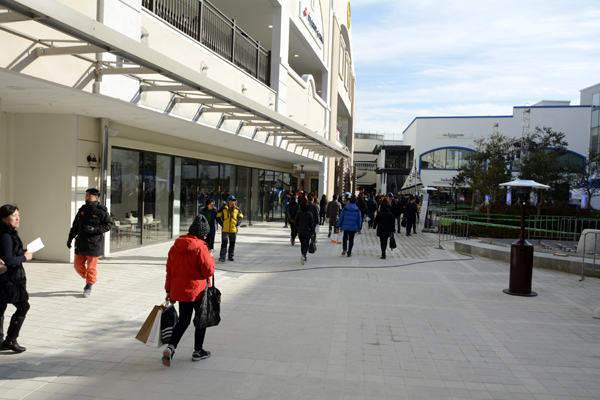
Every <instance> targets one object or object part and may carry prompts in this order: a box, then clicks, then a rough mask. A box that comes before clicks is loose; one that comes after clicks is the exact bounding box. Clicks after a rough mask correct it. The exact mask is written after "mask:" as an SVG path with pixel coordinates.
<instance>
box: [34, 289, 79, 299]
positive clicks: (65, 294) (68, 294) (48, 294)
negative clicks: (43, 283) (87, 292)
mask: <svg viewBox="0 0 600 400" xmlns="http://www.w3.org/2000/svg"><path fill="white" fill-rule="evenodd" d="M82 296H83V294H82V292H75V291H72V290H71V291H58V292H38V293H29V297H82Z"/></svg>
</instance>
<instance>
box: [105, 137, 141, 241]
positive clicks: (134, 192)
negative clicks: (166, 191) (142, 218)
mask: <svg viewBox="0 0 600 400" xmlns="http://www.w3.org/2000/svg"><path fill="white" fill-rule="evenodd" d="M110 175H111V176H110V178H111V184H110V190H111V192H110V211H111V217H112V219H113V228H112V232H111V236H110V240H111V241H110V248H111V249H122V248H126V247H131V246H137V245H140V244H141V237H142V235H141V231H140V227H139V226H138V217H139V214H140V212H139V208H140V152H138V151H132V150H124V149H113V150H112V160H111V164H110Z"/></svg>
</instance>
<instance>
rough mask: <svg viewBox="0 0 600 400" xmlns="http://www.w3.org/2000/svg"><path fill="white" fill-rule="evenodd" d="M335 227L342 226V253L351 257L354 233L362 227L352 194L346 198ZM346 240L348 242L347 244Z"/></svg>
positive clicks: (359, 213) (360, 215)
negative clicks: (345, 203) (346, 202)
mask: <svg viewBox="0 0 600 400" xmlns="http://www.w3.org/2000/svg"><path fill="white" fill-rule="evenodd" d="M336 227H337V228H338V229H339V228H342V230H343V231H344V239H343V241H342V250H343V251H342V255H343V256H345V255H348V257H352V247H354V235H356V232H358V230H359V229H361V228H362V214H361V212H360V210H359V209H358V206H357V205H356V197H354V196H352V197H350V198H349V199H348V204H347V205H346V207H344V209H343V210H342V213H341V214H340V219H339V220H338V223H337V225H336ZM348 241H350V243H349V244H348Z"/></svg>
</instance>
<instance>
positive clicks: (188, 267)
mask: <svg viewBox="0 0 600 400" xmlns="http://www.w3.org/2000/svg"><path fill="white" fill-rule="evenodd" d="M209 233H210V225H209V222H208V220H207V219H206V217H205V216H204V215H203V214H200V215H197V216H196V217H195V218H194V222H192V225H190V228H189V231H188V234H187V235H183V236H180V237H178V238H177V240H175V243H174V244H173V246H172V247H171V250H169V257H168V258H167V278H166V281H165V291H166V292H167V296H166V301H171V302H176V301H177V302H179V318H178V319H177V323H176V324H175V326H174V327H173V334H172V336H171V339H170V340H169V345H168V346H167V348H166V349H165V350H164V351H163V357H162V363H163V365H165V366H167V367H170V366H171V361H172V360H173V355H175V349H176V348H177V345H178V344H179V341H180V340H181V337H182V336H183V334H184V333H185V331H186V330H187V328H188V326H189V325H190V322H191V320H192V314H193V313H198V310H199V309H200V303H201V301H202V294H203V292H204V289H205V288H206V282H207V281H208V284H209V286H210V279H209V278H210V277H211V276H213V274H214V273H215V259H214V258H213V257H212V256H211V255H210V252H209V250H208V245H207V244H206V242H205V240H206V238H207V236H208V234H209ZM205 336H206V328H201V329H198V328H195V332H194V352H193V353H192V361H200V360H204V359H206V358H208V357H210V351H206V350H204V348H203V346H204V337H205Z"/></svg>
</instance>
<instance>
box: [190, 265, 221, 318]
mask: <svg viewBox="0 0 600 400" xmlns="http://www.w3.org/2000/svg"><path fill="white" fill-rule="evenodd" d="M212 283H213V285H212V286H211V287H208V279H207V280H206V288H205V289H204V292H203V293H202V300H201V302H200V308H199V309H198V311H197V312H196V315H195V316H194V326H195V327H196V328H198V329H202V328H209V327H211V326H217V325H219V322H221V292H220V291H219V289H217V288H216V287H215V277H214V275H213V278H212Z"/></svg>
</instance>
